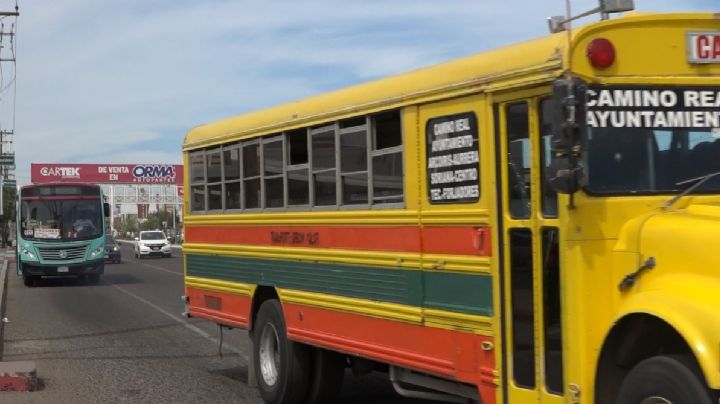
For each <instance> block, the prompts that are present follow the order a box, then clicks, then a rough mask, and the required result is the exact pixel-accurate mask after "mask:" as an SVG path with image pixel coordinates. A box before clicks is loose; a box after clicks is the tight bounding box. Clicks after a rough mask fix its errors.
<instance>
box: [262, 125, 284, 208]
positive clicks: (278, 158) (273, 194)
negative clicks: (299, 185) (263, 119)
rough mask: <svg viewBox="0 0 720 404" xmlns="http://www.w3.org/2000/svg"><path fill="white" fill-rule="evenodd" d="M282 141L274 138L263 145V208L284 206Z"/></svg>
mask: <svg viewBox="0 0 720 404" xmlns="http://www.w3.org/2000/svg"><path fill="white" fill-rule="evenodd" d="M283 162H284V159H283V140H282V138H277V137H274V138H272V139H270V140H266V141H265V142H264V143H263V167H264V169H263V172H264V177H263V178H264V181H265V207H266V208H282V207H284V206H285V178H284V177H285V175H284V169H285V167H284V166H283Z"/></svg>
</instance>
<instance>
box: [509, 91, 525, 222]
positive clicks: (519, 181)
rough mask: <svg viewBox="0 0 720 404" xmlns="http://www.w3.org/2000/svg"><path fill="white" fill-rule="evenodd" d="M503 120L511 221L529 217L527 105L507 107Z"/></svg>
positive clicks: (520, 104)
mask: <svg viewBox="0 0 720 404" xmlns="http://www.w3.org/2000/svg"><path fill="white" fill-rule="evenodd" d="M505 119H506V121H507V122H506V128H507V139H508V144H507V150H508V197H509V201H510V215H511V216H512V217H513V219H526V218H529V217H530V137H529V130H528V129H529V127H528V106H527V104H526V103H519V104H512V105H509V106H508V107H507V109H506V115H505Z"/></svg>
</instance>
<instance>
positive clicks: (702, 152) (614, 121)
mask: <svg viewBox="0 0 720 404" xmlns="http://www.w3.org/2000/svg"><path fill="white" fill-rule="evenodd" d="M718 103H720V91H718V89H717V88H712V89H707V88H706V89H699V88H678V87H624V86H591V87H590V89H589V90H588V103H587V106H588V126H589V128H588V138H587V140H588V141H587V144H586V146H585V149H584V156H583V157H584V163H585V167H586V170H587V179H588V182H587V186H586V190H587V192H588V193H590V194H616V195H627V194H661V193H664V194H668V193H677V192H679V191H682V190H683V189H684V188H687V185H686V184H682V183H683V182H685V181H688V180H691V179H694V178H698V177H701V176H705V175H707V174H710V173H714V172H718V171H720V158H719V157H720V112H719V111H718V110H717V106H716V105H717V104H718ZM694 192H695V193H717V192H720V177H715V178H712V179H710V180H708V181H706V182H705V183H704V184H702V185H701V186H699V187H698V188H697V190H695V191H694Z"/></svg>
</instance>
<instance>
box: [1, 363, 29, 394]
mask: <svg viewBox="0 0 720 404" xmlns="http://www.w3.org/2000/svg"><path fill="white" fill-rule="evenodd" d="M37 384H38V383H37V370H36V369H35V362H31V361H18V362H0V392H3V391H34V390H35V389H36V388H37Z"/></svg>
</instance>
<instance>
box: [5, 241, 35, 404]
mask: <svg viewBox="0 0 720 404" xmlns="http://www.w3.org/2000/svg"><path fill="white" fill-rule="evenodd" d="M10 251H12V250H10ZM5 254H7V250H6V251H3V254H2V260H3V263H2V267H0V317H3V318H4V316H5V307H4V305H3V303H5V301H6V300H5V286H6V284H7V273H8V270H7V269H8V262H9V260H8V257H7V255H5ZM4 329H5V322H4V321H0V347H1V345H2V344H4V335H3V334H4ZM1 354H2V349H0V355H1ZM0 359H2V357H1V356H0ZM37 385H38V379H37V369H36V367H35V362H32V361H14V362H2V361H0V392H4V391H34V390H35V389H37Z"/></svg>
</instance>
